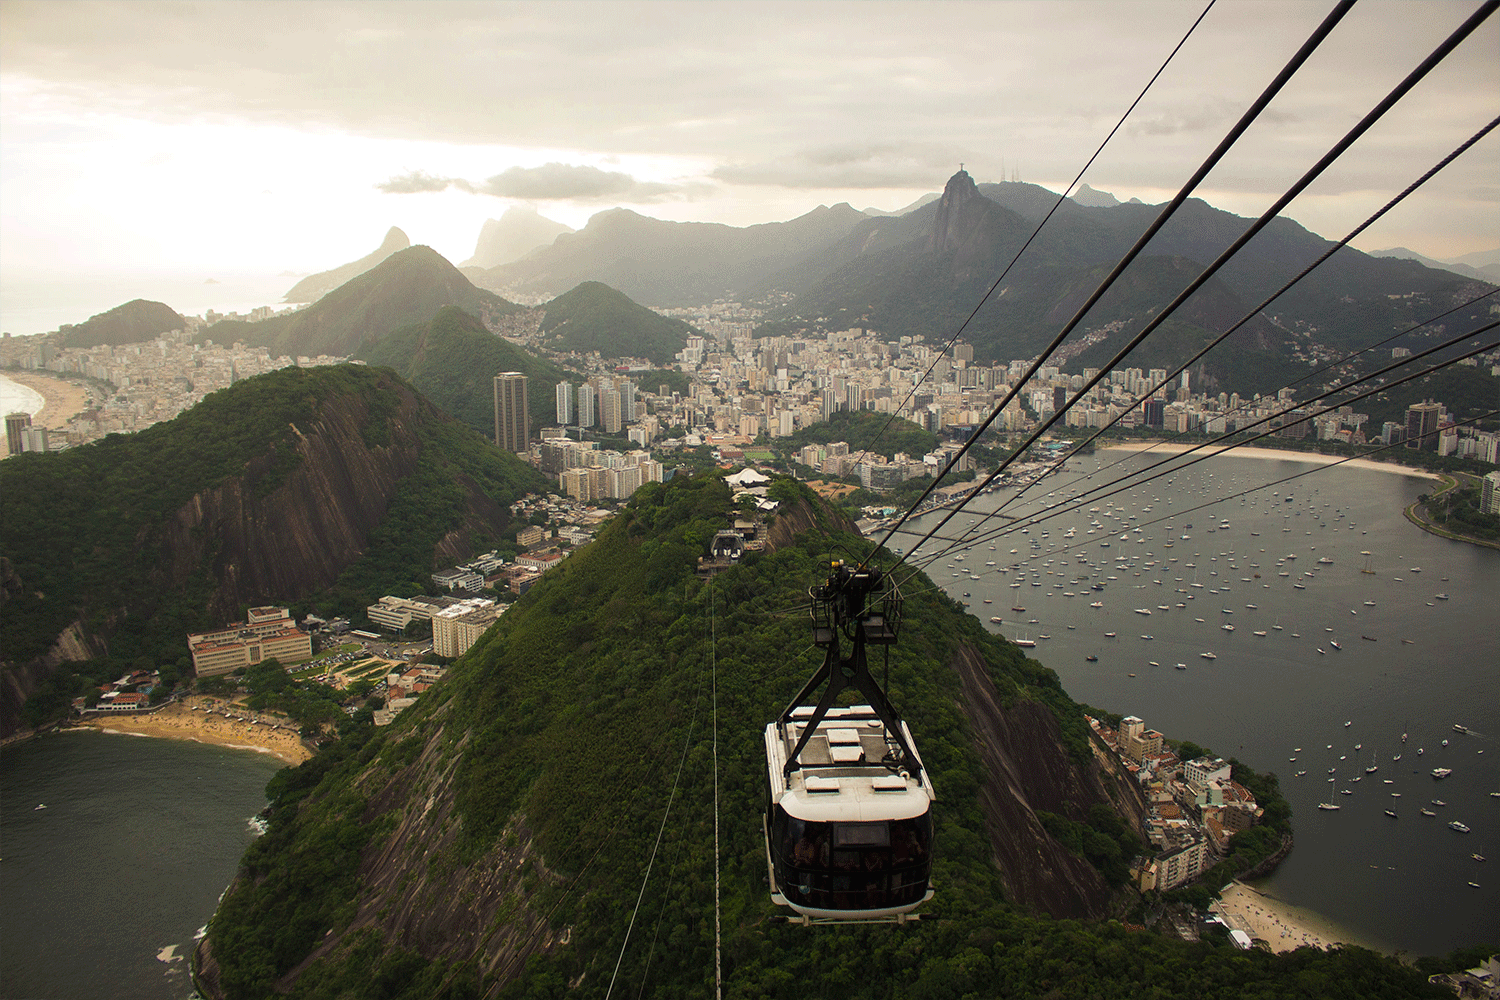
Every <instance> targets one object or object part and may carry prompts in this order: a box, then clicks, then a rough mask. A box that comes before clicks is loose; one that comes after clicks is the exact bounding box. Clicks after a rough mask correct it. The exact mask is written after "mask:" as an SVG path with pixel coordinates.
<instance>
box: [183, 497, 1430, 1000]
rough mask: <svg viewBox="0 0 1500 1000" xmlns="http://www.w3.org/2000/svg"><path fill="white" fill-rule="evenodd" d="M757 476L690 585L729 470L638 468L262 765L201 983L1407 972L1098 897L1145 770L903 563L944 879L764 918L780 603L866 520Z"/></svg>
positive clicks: (338, 990) (854, 544) (287, 989)
mask: <svg viewBox="0 0 1500 1000" xmlns="http://www.w3.org/2000/svg"><path fill="white" fill-rule="evenodd" d="M771 490H772V492H773V494H774V495H776V496H777V497H778V499H779V500H780V501H781V507H780V509H779V510H778V511H777V513H776V516H775V518H774V523H771V524H770V525H769V526H768V530H767V531H766V532H765V533H764V536H763V537H764V541H765V549H764V550H763V551H759V552H750V553H747V555H746V556H745V558H744V559H743V560H742V562H741V564H740V565H738V566H736V567H735V568H733V569H731V570H729V571H728V572H726V573H724V574H722V575H721V576H719V577H717V578H715V579H714V580H713V581H712V582H705V581H702V580H698V579H696V577H695V576H694V572H693V567H694V565H695V563H696V559H697V557H698V556H699V555H702V554H703V553H704V552H705V551H706V547H707V545H708V542H709V540H710V539H712V538H713V536H714V532H715V531H716V530H718V529H719V528H721V527H723V526H725V525H727V524H728V523H730V519H731V518H732V513H731V509H732V496H731V493H730V490H729V489H728V488H727V485H726V484H725V482H724V480H723V478H722V476H721V475H720V474H717V473H714V474H708V475H700V476H697V477H692V478H689V477H686V476H679V477H677V478H676V479H674V480H673V481H671V482H670V483H667V484H654V485H650V486H647V487H645V488H643V489H642V490H641V491H639V492H638V493H637V494H636V495H635V497H633V498H632V499H631V501H630V502H629V503H628V504H627V505H626V507H625V509H624V511H623V512H622V513H621V514H620V515H619V516H618V517H617V518H615V519H614V520H613V521H612V522H611V523H610V524H608V525H607V526H606V527H605V528H604V529H603V530H602V531H601V532H600V534H599V537H598V538H597V539H596V540H595V541H594V542H592V543H591V544H589V545H588V546H586V547H584V548H583V549H581V550H579V551H578V552H576V553H575V554H574V555H572V556H571V557H569V559H568V560H567V561H566V562H565V563H563V565H562V566H560V567H558V568H557V569H555V570H553V571H551V572H549V573H548V574H547V575H546V576H545V577H543V578H542V579H541V580H540V581H539V582H538V583H537V584H536V585H535V586H534V587H533V588H532V589H531V590H530V592H528V593H527V594H526V595H525V596H523V597H522V598H521V599H520V600H519V601H518V602H517V603H516V604H515V605H513V606H512V608H511V609H510V610H509V611H508V612H507V613H506V615H505V616H504V617H502V618H501V619H500V621H499V622H498V623H496V625H495V626H494V627H493V628H492V629H491V630H490V631H489V632H488V633H486V635H485V636H483V637H482V638H481V639H480V640H479V642H477V643H476V644H475V645H474V647H473V648H472V649H471V650H470V651H469V652H468V653H467V654H466V655H465V656H464V657H462V658H460V659H459V660H458V661H457V662H456V663H455V664H454V665H453V666H452V668H451V669H450V671H449V675H448V677H447V678H446V679H445V680H444V681H442V682H441V683H440V684H439V685H438V686H437V687H436V688H434V689H433V690H432V691H430V692H429V693H428V694H427V695H425V696H424V697H423V698H422V699H421V700H420V701H419V702H418V703H417V704H416V705H415V706H413V707H412V708H409V709H407V710H406V711H405V712H404V713H403V714H402V715H401V716H400V717H399V718H398V719H397V720H396V721H395V722H394V723H393V724H392V725H390V726H388V727H385V728H383V729H380V730H375V729H374V728H373V727H371V726H368V725H365V726H364V727H362V728H361V727H358V726H353V725H351V726H349V727H346V729H345V731H344V732H345V735H344V736H343V738H342V739H341V740H340V741H339V742H338V743H336V744H334V745H333V746H332V747H330V748H329V749H328V750H325V751H324V752H323V753H321V754H320V755H319V756H318V757H315V758H314V759H313V760H311V761H309V762H307V763H305V764H303V765H302V766H300V767H298V768H295V769H286V770H284V771H282V772H281V773H280V774H279V775H278V776H277V777H276V778H274V779H273V780H272V782H271V784H270V785H269V786H268V788H267V794H268V797H269V798H270V800H271V807H270V810H269V826H268V830H267V833H266V834H265V835H264V836H263V837H261V838H260V839H258V840H257V841H256V842H255V843H254V845H253V846H252V847H251V848H250V849H249V851H248V852H247V853H246V855H245V858H244V860H243V862H242V865H241V868H240V871H239V873H238V875H237V877H236V878H235V880H234V882H233V884H232V885H231V886H230V888H229V889H228V891H227V892H226V893H225V895H224V897H223V901H222V903H221V904H220V906H219V909H218V912H217V913H216V914H215V915H214V917H213V919H212V920H211V921H210V923H209V926H208V931H207V935H206V937H205V938H204V940H203V941H202V942H201V943H200V945H199V947H198V949H197V951H196V953H195V956H194V958H195V962H194V969H195V973H196V975H195V981H196V985H197V986H198V988H199V989H200V990H201V991H202V992H203V993H204V995H205V996H208V997H212V998H225V1000H242V998H251V997H254V998H259V997H265V996H272V995H285V996H289V997H293V998H309V1000H310V998H313V997H325V996H330V997H331V996H340V997H364V996H384V997H401V998H413V1000H415V998H418V997H422V998H435V1000H458V998H463V997H481V996H495V997H507V998H509V997H514V998H529V997H556V998H561V997H577V998H598V997H603V996H606V995H607V994H608V993H610V992H611V991H612V989H613V987H612V985H611V984H612V983H615V982H617V981H618V983H621V984H624V985H626V986H627V987H628V988H627V990H626V992H628V993H629V994H630V995H649V996H657V997H666V996H689V995H699V994H702V993H704V992H706V991H707V989H708V986H709V982H710V981H711V980H712V979H713V977H714V969H715V968H716V962H715V956H716V955H721V956H722V969H723V973H724V985H725V988H726V989H725V995H726V996H731V997H746V998H748V997H757V998H760V997H766V998H777V1000H780V998H786V1000H793V998H798V997H805V996H810V995H812V996H826V997H839V998H847V1000H865V998H869V1000H894V998H898V997H917V998H937V997H953V998H957V997H962V996H974V997H985V998H988V997H999V996H1036V997H1043V996H1054V997H1071V996H1090V997H1101V998H1125V997H1133V996H1142V995H1153V996H1163V997H1166V996H1173V997H1176V996H1207V995H1214V994H1215V993H1216V992H1218V991H1219V988H1218V987H1217V986H1215V985H1214V984H1216V983H1222V982H1233V983H1234V984H1235V986H1234V992H1236V993H1237V994H1239V995H1245V996H1282V995H1286V996H1292V995H1304V994H1306V993H1307V991H1308V990H1309V989H1312V990H1313V992H1318V988H1317V987H1309V986H1308V983H1314V982H1325V981H1326V982H1337V983H1338V984H1339V987H1340V989H1341V990H1343V991H1344V993H1346V994H1347V995H1349V996H1397V995H1415V994H1416V993H1420V991H1421V988H1422V987H1423V986H1425V982H1424V981H1423V979H1422V976H1421V974H1420V973H1418V972H1416V971H1415V970H1411V969H1408V968H1406V967H1405V966H1403V965H1401V964H1400V963H1399V962H1397V961H1395V960H1391V959H1386V958H1384V957H1382V956H1378V955H1375V954H1374V953H1371V952H1367V951H1363V950H1361V949H1358V948H1341V949H1335V950H1334V951H1332V952H1326V953H1325V952H1322V951H1318V950H1315V949H1303V950H1301V951H1299V952H1296V953H1295V954H1291V955H1281V956H1275V955H1271V954H1269V953H1267V952H1257V951H1251V952H1249V953H1246V952H1242V951H1239V950H1238V949H1236V948H1234V947H1233V946H1232V945H1230V944H1229V943H1228V942H1227V939H1226V938H1222V937H1220V938H1216V937H1214V936H1212V935H1210V934H1207V933H1205V936H1204V940H1203V942H1202V943H1192V944H1188V943H1185V942H1182V941H1177V940H1173V939H1171V938H1170V937H1168V936H1166V935H1160V934H1154V933H1139V932H1138V931H1136V932H1132V931H1131V930H1128V929H1127V928H1125V927H1124V926H1122V925H1121V924H1120V923H1118V922H1116V921H1112V920H1111V921H1107V922H1106V921H1104V920H1102V919H1098V918H1102V917H1104V916H1106V915H1108V914H1109V913H1110V912H1111V910H1110V907H1111V900H1112V899H1114V898H1115V897H1114V895H1113V893H1112V891H1111V889H1110V886H1109V884H1108V881H1107V880H1106V879H1105V878H1104V876H1103V875H1102V874H1101V870H1100V869H1098V868H1096V867H1095V864H1094V863H1091V862H1090V861H1088V860H1085V857H1084V856H1085V855H1087V856H1088V857H1089V858H1093V859H1097V862H1098V863H1099V864H1102V865H1103V866H1104V867H1105V868H1109V869H1111V870H1115V869H1118V868H1120V867H1123V863H1122V860H1121V859H1122V858H1125V859H1128V857H1129V856H1130V852H1132V851H1133V850H1134V849H1136V848H1135V845H1136V844H1138V841H1137V840H1136V838H1135V835H1134V833H1133V832H1132V831H1133V830H1135V829H1138V827H1139V820H1140V816H1141V815H1142V813H1143V811H1144V809H1145V805H1146V803H1145V800H1144V798H1143V796H1142V793H1141V792H1140V791H1139V788H1138V786H1137V785H1136V783H1135V781H1134V780H1133V779H1132V778H1131V777H1130V776H1129V775H1127V774H1126V773H1125V772H1124V770H1123V769H1122V768H1118V767H1115V766H1113V765H1110V766H1108V767H1106V766H1105V765H1102V764H1101V763H1100V760H1101V759H1108V755H1105V754H1103V753H1101V754H1099V755H1098V756H1096V755H1095V753H1094V752H1093V750H1092V745H1091V739H1092V737H1091V736H1090V733H1089V729H1088V727H1087V726H1086V725H1085V724H1084V722H1083V719H1082V714H1081V708H1080V706H1078V705H1077V704H1075V703H1073V702H1072V701H1071V699H1069V698H1068V697H1067V695H1066V694H1065V693H1064V692H1063V691H1062V689H1061V687H1060V685H1059V684H1058V682H1057V677H1056V675H1055V674H1053V673H1052V671H1050V670H1047V669H1046V668H1045V667H1043V666H1042V665H1041V664H1039V663H1037V662H1036V661H1034V660H1029V659H1026V658H1025V657H1024V656H1023V655H1022V653H1021V651H1020V650H1018V649H1016V648H1015V647H1014V646H1013V645H1011V644H1009V643H1006V642H1005V641H1004V640H1002V639H999V638H997V637H996V636H994V635H992V634H989V633H987V631H986V629H985V628H984V627H983V626H982V625H980V624H979V622H978V621H977V620H976V619H975V618H974V617H973V616H971V615H968V614H967V613H965V612H964V611H963V609H962V608H961V607H960V606H959V605H957V604H955V603H954V602H953V601H951V600H949V599H948V598H946V597H945V596H943V595H942V594H941V593H940V592H935V591H936V588H935V587H934V586H933V585H932V583H931V582H930V581H928V580H927V579H925V578H924V577H922V576H921V574H917V575H916V577H915V578H914V579H913V580H912V581H911V584H910V586H909V587H908V588H906V589H907V591H908V596H907V598H906V600H905V602H904V605H903V614H902V617H901V632H900V636H899V641H898V642H897V643H896V644H895V645H894V646H893V647H889V650H890V657H889V677H890V683H889V689H890V690H891V692H892V694H893V698H894V699H895V701H896V703H897V707H898V708H899V709H900V711H901V713H902V715H903V717H904V718H905V719H906V721H907V722H908V724H909V726H910V728H911V731H912V733H913V735H914V737H915V739H916V742H917V748H918V751H919V752H920V753H921V754H922V757H923V761H924V764H925V767H926V771H927V773H928V775H929V776H930V777H931V779H932V782H933V787H934V790H935V791H936V794H937V805H936V816H935V823H936V834H935V841H936V857H937V858H938V861H937V870H936V871H935V874H934V880H935V887H936V891H937V895H936V897H935V898H934V899H933V900H932V901H931V903H929V904H928V905H927V906H926V907H925V910H926V917H927V919H923V920H921V921H920V922H917V923H910V924H907V925H905V926H901V927H875V928H865V927H851V928H843V929H838V930H835V929H833V928H826V927H824V928H805V927H799V926H788V925H787V924H785V923H781V922H778V921H777V920H776V914H775V913H774V908H773V907H772V905H771V903H770V900H769V898H768V897H769V893H768V889H767V882H766V867H765V866H766V856H765V845H764V840H763V834H762V826H761V819H760V814H761V812H762V809H763V802H764V795H765V792H764V783H765V773H764V767H765V745H764V735H763V731H764V727H765V726H766V724H767V723H768V722H769V721H771V720H772V719H774V718H775V716H776V714H777V713H778V712H779V711H780V710H781V709H782V708H783V707H784V706H785V705H786V703H787V701H788V700H789V699H790V698H792V697H793V695H794V693H795V692H796V690H797V688H798V686H799V685H800V684H801V683H802V682H803V680H804V678H805V677H806V676H807V675H809V674H810V673H811V672H812V670H813V668H814V665H815V663H814V661H815V657H813V656H806V655H796V654H794V653H793V654H792V655H788V654H789V651H795V650H805V649H806V648H807V645H808V623H807V622H806V620H805V615H802V616H798V615H794V614H786V613H784V612H785V609H787V608H796V607H798V606H799V605H800V606H804V607H805V603H806V600H807V591H806V587H807V586H808V584H809V583H810V582H814V581H817V580H819V579H820V577H821V576H824V575H826V574H827V572H828V561H827V560H828V559H829V558H830V557H838V558H858V557H859V556H860V554H862V553H865V552H866V551H867V544H866V543H865V542H863V541H862V540H861V539H859V538H858V537H857V536H855V535H853V534H852V533H850V531H849V527H850V526H849V525H848V524H847V523H846V522H844V521H843V520H842V519H841V518H840V516H839V515H838V514H837V513H835V512H834V511H832V510H830V509H828V508H826V507H824V506H823V505H822V504H821V502H820V501H818V500H817V499H816V498H815V497H813V496H812V494H811V493H810V492H809V491H807V490H806V489H805V488H802V487H800V486H798V485H796V484H795V483H793V482H792V481H790V480H780V481H778V482H777V483H775V484H773V486H772V487H771ZM881 669H882V670H884V669H885V667H884V665H882V667H881ZM1051 831H1056V834H1055V835H1054V833H1053V832H1051ZM1242 836H1244V835H1242ZM1065 841H1066V842H1067V843H1065ZM1070 845H1071V846H1070ZM716 898H717V899H718V900H719V901H720V904H721V905H719V906H718V907H717V908H716V905H715V901H716ZM637 914H638V915H639V919H638V920H637V919H636V915H637ZM721 914H722V916H721ZM720 928H722V931H720ZM720 938H722V946H721V945H720V943H719V942H720Z"/></svg>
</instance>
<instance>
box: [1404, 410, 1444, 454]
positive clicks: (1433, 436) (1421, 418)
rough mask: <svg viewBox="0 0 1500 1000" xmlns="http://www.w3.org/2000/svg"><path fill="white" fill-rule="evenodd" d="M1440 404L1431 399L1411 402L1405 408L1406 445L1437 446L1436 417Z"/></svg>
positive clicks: (1417, 446) (1425, 447)
mask: <svg viewBox="0 0 1500 1000" xmlns="http://www.w3.org/2000/svg"><path fill="white" fill-rule="evenodd" d="M1442 409H1443V408H1442V406H1441V405H1440V404H1438V403H1434V402H1433V401H1432V400H1430V399H1428V400H1423V401H1422V402H1420V403H1413V404H1412V405H1411V406H1408V407H1407V408H1406V446H1407V447H1408V448H1412V449H1427V450H1435V449H1436V448H1437V430H1438V418H1439V417H1440V416H1441V413H1442Z"/></svg>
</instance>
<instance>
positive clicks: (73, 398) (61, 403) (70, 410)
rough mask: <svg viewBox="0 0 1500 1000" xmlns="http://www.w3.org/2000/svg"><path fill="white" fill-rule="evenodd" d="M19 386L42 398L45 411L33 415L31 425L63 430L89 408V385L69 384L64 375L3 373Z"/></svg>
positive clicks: (30, 372) (28, 372)
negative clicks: (69, 422)
mask: <svg viewBox="0 0 1500 1000" xmlns="http://www.w3.org/2000/svg"><path fill="white" fill-rule="evenodd" d="M0 375H4V376H5V377H6V378H8V379H10V380H11V381H12V382H14V383H16V384H17V385H23V386H25V387H26V388H28V389H30V390H31V391H32V392H35V393H36V394H37V395H39V396H41V397H42V408H41V409H40V410H37V411H36V412H35V413H33V414H32V415H31V423H32V426H35V427H46V428H48V429H49V430H61V429H63V428H64V427H66V426H67V425H68V421H70V420H72V419H73V418H74V417H76V416H78V415H79V414H80V413H82V412H83V411H84V410H87V409H88V408H89V404H90V402H91V398H90V393H89V390H88V388H87V387H86V386H83V385H79V384H78V383H76V382H69V381H67V380H66V379H64V378H62V377H61V376H58V377H52V376H51V375H50V374H49V375H38V374H37V373H36V372H34V371H20V370H10V369H8V370H6V371H3V372H0Z"/></svg>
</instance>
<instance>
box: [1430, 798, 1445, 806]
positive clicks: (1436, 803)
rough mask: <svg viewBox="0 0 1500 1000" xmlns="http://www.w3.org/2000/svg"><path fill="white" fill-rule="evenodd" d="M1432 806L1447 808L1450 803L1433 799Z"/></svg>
mask: <svg viewBox="0 0 1500 1000" xmlns="http://www.w3.org/2000/svg"><path fill="white" fill-rule="evenodd" d="M1432 804H1433V805H1435V806H1445V805H1447V804H1448V803H1446V802H1444V801H1443V800H1442V799H1433V800H1432Z"/></svg>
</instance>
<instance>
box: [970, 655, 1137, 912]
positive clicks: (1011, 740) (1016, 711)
mask: <svg viewBox="0 0 1500 1000" xmlns="http://www.w3.org/2000/svg"><path fill="white" fill-rule="evenodd" d="M952 667H953V669H954V670H955V671H957V673H958V675H959V679H960V681H961V682H962V685H963V694H964V703H963V705H962V708H963V710H964V714H965V715H967V716H968V718H969V721H970V722H971V723H972V724H973V726H974V733H975V740H976V743H977V745H978V750H979V755H980V759H981V760H982V761H983V762H984V766H985V771H986V773H987V780H986V781H985V783H984V785H983V787H982V788H981V790H980V804H981V806H982V807H983V809H984V816H985V822H986V826H987V827H988V829H989V834H990V844H991V847H992V848H993V849H994V852H995V864H996V866H997V867H998V868H999V870H1000V875H1001V879H1002V881H1003V882H1004V883H1005V891H1006V894H1007V896H1009V898H1011V899H1012V900H1014V901H1015V902H1017V903H1020V904H1021V905H1022V906H1025V907H1027V908H1029V909H1033V910H1040V911H1043V912H1046V913H1050V914H1052V915H1053V916H1054V917H1102V916H1105V915H1107V913H1108V910H1109V900H1110V897H1111V895H1112V893H1113V890H1111V888H1110V887H1109V886H1108V885H1107V884H1106V883H1105V882H1104V880H1103V879H1102V878H1101V877H1100V876H1099V873H1098V871H1096V870H1095V869H1094V868H1093V866H1092V865H1090V864H1089V863H1088V862H1087V861H1085V860H1084V859H1083V858H1080V857H1078V856H1077V855H1076V854H1073V853H1072V852H1070V851H1068V850H1067V849H1066V848H1064V847H1063V846H1062V845H1061V844H1059V843H1058V842H1057V841H1055V840H1053V839H1052V838H1051V837H1050V836H1048V835H1047V833H1046V831H1045V830H1044V829H1043V828H1042V824H1041V821H1040V820H1039V819H1037V815H1036V813H1037V811H1038V810H1041V811H1044V812H1050V813H1057V814H1058V815H1062V816H1067V817H1068V818H1070V819H1074V820H1078V821H1080V822H1081V821H1083V820H1085V819H1087V817H1088V810H1089V807H1090V806H1092V805H1094V804H1095V803H1105V804H1107V805H1109V806H1110V807H1111V808H1113V809H1115V810H1117V811H1118V812H1119V813H1120V815H1121V816H1123V817H1124V818H1125V819H1126V820H1127V821H1128V822H1130V824H1131V825H1132V826H1133V827H1135V829H1136V830H1137V832H1142V833H1143V832H1144V831H1143V830H1142V827H1141V817H1142V816H1143V815H1144V813H1145V807H1146V803H1145V800H1144V799H1143V798H1142V796H1141V793H1140V790H1139V789H1138V788H1136V787H1135V784H1134V783H1133V782H1131V781H1130V780H1129V779H1128V778H1127V777H1122V776H1120V775H1119V774H1118V773H1110V772H1108V771H1105V770H1104V769H1103V768H1101V767H1100V766H1099V764H1098V763H1097V762H1095V763H1093V764H1092V765H1091V766H1088V767H1083V766H1080V765H1079V764H1078V763H1077V762H1076V761H1075V760H1073V758H1072V757H1070V756H1069V755H1068V753H1067V751H1066V750H1065V749H1064V748H1063V745H1062V741H1061V739H1060V735H1059V731H1058V726H1057V719H1056V717H1054V716H1053V715H1052V713H1051V712H1050V711H1048V710H1047V709H1046V708H1045V707H1044V706H1042V705H1039V704H1037V703H1036V702H1033V701H1020V702H1016V703H1015V704H1014V705H1013V706H1011V707H1009V708H1007V707H1005V706H1004V705H1003V703H1002V701H1001V699H1000V697H999V695H998V693H997V691H996V689H995V685H994V683H993V682H992V681H991V680H990V678H989V676H988V674H987V673H986V672H985V667H984V660H983V659H982V658H981V657H980V656H979V655H978V653H977V652H975V651H974V650H973V649H971V648H967V647H966V648H963V649H961V650H960V653H959V656H958V657H957V658H956V659H955V661H954V662H953V664H952Z"/></svg>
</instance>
